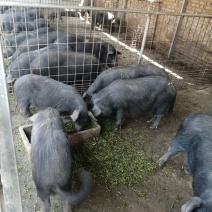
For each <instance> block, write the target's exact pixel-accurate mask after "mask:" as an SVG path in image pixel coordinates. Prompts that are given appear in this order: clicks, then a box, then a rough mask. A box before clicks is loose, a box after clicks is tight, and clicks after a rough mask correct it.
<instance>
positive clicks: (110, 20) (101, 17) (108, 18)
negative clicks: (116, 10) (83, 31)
mask: <svg viewBox="0 0 212 212" xmlns="http://www.w3.org/2000/svg"><path fill="white" fill-rule="evenodd" d="M95 24H99V27H104V26H106V27H107V28H108V29H109V32H117V31H118V30H119V26H120V20H119V18H117V17H115V16H114V15H113V14H112V13H111V12H104V11H93V13H92V21H91V27H92V29H93V28H94V26H95Z"/></svg>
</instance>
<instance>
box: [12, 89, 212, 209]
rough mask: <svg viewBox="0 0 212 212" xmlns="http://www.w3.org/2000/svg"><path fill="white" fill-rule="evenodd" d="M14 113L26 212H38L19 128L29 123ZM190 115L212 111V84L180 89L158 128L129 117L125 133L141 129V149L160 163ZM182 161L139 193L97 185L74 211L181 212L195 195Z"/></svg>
mask: <svg viewBox="0 0 212 212" xmlns="http://www.w3.org/2000/svg"><path fill="white" fill-rule="evenodd" d="M12 110H13V112H12V120H13V128H14V134H15V138H16V141H15V145H16V150H17V158H18V170H19V177H20V185H21V192H22V203H23V211H27V212H31V211H39V210H40V201H39V199H38V198H37V195H36V190H35V186H34V183H33V181H32V177H31V163H30V159H29V156H28V154H27V153H26V151H25V148H24V146H23V142H22V140H21V139H20V135H19V131H18V127H19V126H21V125H24V124H25V123H26V122H25V121H24V120H23V119H22V118H21V117H20V115H19V114H18V111H17V110H16V111H14V108H12ZM191 112H206V113H211V112H212V85H205V86H204V88H203V87H201V88H197V87H191V86H185V87H184V88H181V89H180V90H179V89H178V94H177V100H176V105H175V108H174V114H173V116H172V117H168V116H165V117H164V118H163V119H162V121H161V123H160V126H159V128H158V129H156V130H151V129H149V128H148V123H146V121H147V120H148V119H149V118H150V117H149V116H150V114H147V115H142V116H137V115H133V114H129V115H128V116H127V118H126V124H125V126H124V128H123V129H122V131H124V130H125V129H127V128H135V129H136V128H139V129H142V131H143V132H144V133H145V134H146V139H145V141H143V149H142V150H143V151H144V152H145V154H146V155H147V156H150V157H152V158H153V160H154V161H156V162H158V159H159V158H160V157H161V156H162V155H163V153H164V152H165V151H166V150H167V148H168V146H169V144H170V143H171V141H172V139H173V137H174V136H175V133H176V131H177V129H178V127H179V124H180V122H181V121H182V119H183V118H184V117H185V116H186V115H188V114H190V113H191ZM129 142H130V140H129ZM123 154H124V153H123ZM183 159H184V156H183V154H181V153H180V154H178V155H176V156H174V157H173V158H171V159H170V160H169V161H168V162H167V164H166V165H165V167H164V168H163V169H159V168H158V169H157V170H156V171H155V173H153V174H152V175H150V176H149V177H148V178H147V179H146V181H145V182H144V185H143V186H139V185H138V186H137V190H140V191H141V193H140V194H139V193H137V192H135V190H134V189H133V188H126V187H124V186H120V187H118V188H116V189H115V190H108V189H107V188H105V187H104V186H101V185H97V184H94V187H93V190H92V192H91V194H90V195H89V197H88V198H87V199H85V200H84V201H83V202H81V203H80V204H77V205H75V206H74V207H73V211H83V212H84V211H92V212H97V211H98V212H99V211H102V212H103V211H105V212H110V211H111V212H112V211H124V212H138V211H141V212H153V211H155V210H156V208H157V212H170V211H172V212H177V211H180V207H181V206H182V204H184V203H185V202H186V201H187V200H188V199H189V198H190V197H191V196H192V188H191V178H190V176H189V175H188V174H186V173H185V172H184V171H183V170H182V164H183ZM132 174H133V173H132ZM52 211H56V212H60V211H61V203H60V200H59V199H58V198H57V197H56V196H54V197H53V198H52Z"/></svg>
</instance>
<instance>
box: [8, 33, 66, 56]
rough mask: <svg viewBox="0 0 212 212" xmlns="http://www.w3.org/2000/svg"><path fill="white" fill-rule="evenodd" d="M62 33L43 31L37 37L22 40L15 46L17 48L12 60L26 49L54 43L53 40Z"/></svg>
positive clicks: (31, 49) (29, 49) (34, 48)
mask: <svg viewBox="0 0 212 212" xmlns="http://www.w3.org/2000/svg"><path fill="white" fill-rule="evenodd" d="M60 34H63V33H61V32H57V31H52V32H49V33H43V34H41V35H39V36H38V37H31V38H29V39H26V40H24V41H23V42H22V43H21V44H20V46H19V47H18V48H17V50H16V51H15V52H14V54H13V55H12V60H15V59H16V58H17V57H18V56H19V55H20V54H22V53H24V52H27V51H33V50H36V49H38V48H43V47H46V46H48V45H49V44H50V43H54V41H55V40H56V39H57V37H58V36H59V35H60Z"/></svg>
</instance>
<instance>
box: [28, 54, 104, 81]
mask: <svg viewBox="0 0 212 212" xmlns="http://www.w3.org/2000/svg"><path fill="white" fill-rule="evenodd" d="M31 70H32V73H34V74H38V75H43V76H49V77H51V78H54V79H57V80H59V81H62V82H68V83H74V82H75V83H76V82H81V81H84V82H85V81H89V82H90V80H92V79H95V78H96V77H97V76H98V74H99V73H100V72H101V70H102V67H101V64H99V60H98V59H97V58H96V57H94V56H93V55H91V54H82V53H77V54H75V53H74V52H69V53H67V52H62V51H59V52H57V51H50V52H44V53H43V54H41V55H40V57H37V58H35V59H34V60H33V61H32V62H31Z"/></svg>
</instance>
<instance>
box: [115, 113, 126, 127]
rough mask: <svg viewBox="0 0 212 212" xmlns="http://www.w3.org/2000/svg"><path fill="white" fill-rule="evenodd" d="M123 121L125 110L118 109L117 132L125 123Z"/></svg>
mask: <svg viewBox="0 0 212 212" xmlns="http://www.w3.org/2000/svg"><path fill="white" fill-rule="evenodd" d="M123 119H124V110H123V109H118V110H117V111H116V126H115V130H119V129H121V125H122V123H123Z"/></svg>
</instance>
